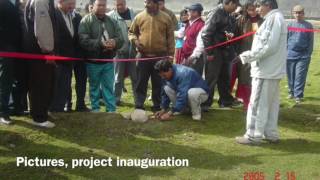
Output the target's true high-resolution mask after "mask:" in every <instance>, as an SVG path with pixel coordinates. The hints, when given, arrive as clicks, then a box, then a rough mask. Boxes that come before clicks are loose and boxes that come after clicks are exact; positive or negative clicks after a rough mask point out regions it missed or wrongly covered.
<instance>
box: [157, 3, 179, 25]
mask: <svg viewBox="0 0 320 180" xmlns="http://www.w3.org/2000/svg"><path fill="white" fill-rule="evenodd" d="M159 9H160V10H161V11H163V12H165V13H166V14H168V15H169V16H170V18H171V21H172V25H173V30H177V28H178V20H177V17H176V15H175V14H174V12H172V11H171V10H169V9H167V8H166V6H165V0H159Z"/></svg>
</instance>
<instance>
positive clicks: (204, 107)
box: [201, 106, 210, 112]
mask: <svg viewBox="0 0 320 180" xmlns="http://www.w3.org/2000/svg"><path fill="white" fill-rule="evenodd" d="M209 109H210V107H208V106H201V111H202V112H209Z"/></svg>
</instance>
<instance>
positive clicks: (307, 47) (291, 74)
mask: <svg viewBox="0 0 320 180" xmlns="http://www.w3.org/2000/svg"><path fill="white" fill-rule="evenodd" d="M292 14H293V16H294V20H293V21H292V22H289V24H288V26H289V27H293V28H302V29H309V30H312V29H313V26H312V24H311V23H309V22H307V21H306V20H305V17H304V7H303V6H301V5H296V6H294V7H293V9H292ZM313 41H314V34H313V32H295V31H290V32H289V33H288V58H287V76H288V86H289V98H290V99H295V101H296V103H300V102H301V101H302V100H303V96H304V87H305V84H306V79H307V74H308V69H309V64H310V61H311V55H312V52H313Z"/></svg>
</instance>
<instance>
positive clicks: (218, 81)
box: [203, 51, 234, 107]
mask: <svg viewBox="0 0 320 180" xmlns="http://www.w3.org/2000/svg"><path fill="white" fill-rule="evenodd" d="M232 59H233V56H230V55H229V54H228V53H226V52H224V51H217V52H216V53H215V57H214V60H213V61H207V62H206V65H205V79H206V81H207V83H208V86H209V90H210V93H209V98H208V100H207V101H206V102H205V103H204V104H203V105H204V106H207V107H210V106H211V105H212V104H213V97H214V90H215V87H216V85H217V86H218V92H219V96H220V97H219V100H218V104H219V105H225V106H229V105H231V104H232V103H233V101H234V98H233V96H232V95H231V90H230V81H231V67H232Z"/></svg>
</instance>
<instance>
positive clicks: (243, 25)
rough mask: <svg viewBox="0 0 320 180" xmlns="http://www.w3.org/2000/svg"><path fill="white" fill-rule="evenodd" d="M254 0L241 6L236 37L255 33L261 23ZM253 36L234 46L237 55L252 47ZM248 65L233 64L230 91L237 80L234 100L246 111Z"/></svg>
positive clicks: (249, 0) (249, 85)
mask: <svg viewBox="0 0 320 180" xmlns="http://www.w3.org/2000/svg"><path fill="white" fill-rule="evenodd" d="M254 3H255V1H254V0H247V1H246V2H245V4H244V6H243V14H242V15H240V16H239V17H238V18H237V23H236V25H237V27H236V33H235V35H236V36H241V35H244V34H247V33H250V32H256V31H257V30H258V28H259V26H260V25H261V23H262V22H263V19H262V18H261V17H260V15H259V14H258V13H257V12H256V6H255V4H254ZM252 41H253V36H249V37H246V38H244V39H242V40H240V41H239V42H238V43H237V44H236V51H237V54H241V53H242V52H244V51H247V50H250V49H251V46H252ZM250 67H251V65H250V64H242V63H241V62H237V63H235V64H233V67H232V68H233V69H232V78H233V79H232V80H231V91H232V90H233V86H234V84H235V81H236V78H238V83H237V90H236V95H235V96H236V98H238V99H241V100H242V102H243V108H244V110H245V111H246V110H247V109H248V105H249V100H250V94H251V77H250Z"/></svg>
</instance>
